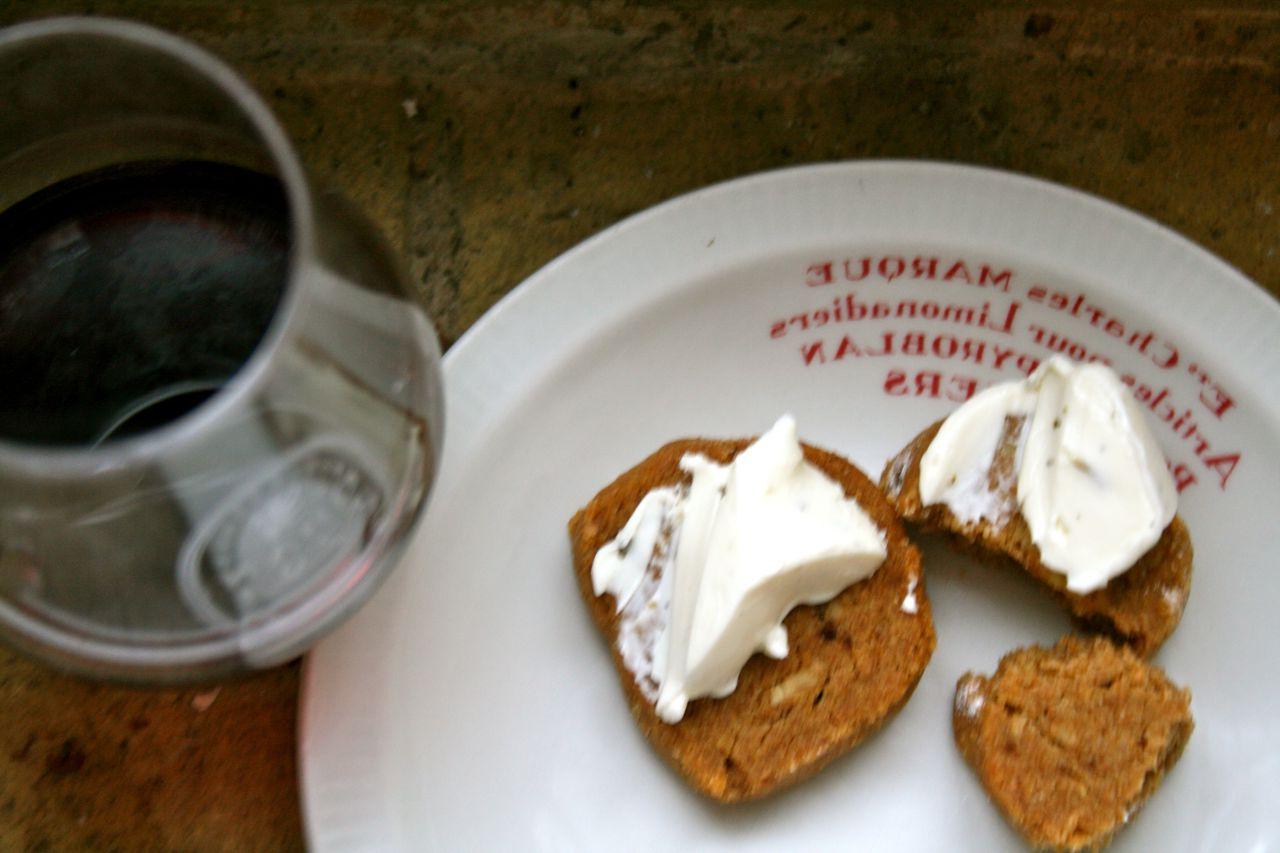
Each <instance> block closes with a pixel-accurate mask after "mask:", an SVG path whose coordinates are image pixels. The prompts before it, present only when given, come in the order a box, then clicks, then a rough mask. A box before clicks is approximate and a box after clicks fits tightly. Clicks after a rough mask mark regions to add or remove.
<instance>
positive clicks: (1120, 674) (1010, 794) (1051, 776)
mask: <svg viewBox="0 0 1280 853" xmlns="http://www.w3.org/2000/svg"><path fill="white" fill-rule="evenodd" d="M1190 703H1191V694H1190V693H1189V692H1188V691H1187V690H1185V689H1181V688H1179V687H1177V686H1176V685H1174V684H1173V683H1172V682H1170V681H1169V679H1168V678H1167V677H1166V676H1165V674H1164V673H1163V672H1161V671H1160V669H1159V668H1158V667H1155V666H1153V665H1151V664H1149V663H1146V662H1145V661H1143V660H1142V659H1140V658H1139V657H1137V656H1136V655H1134V654H1133V653H1132V652H1131V651H1130V650H1128V649H1127V648H1125V647H1123V646H1116V645H1114V644H1112V643H1111V642H1110V641H1109V640H1106V639H1104V638H1101V637H1092V638H1080V637H1066V638H1064V639H1062V640H1060V641H1059V642H1058V643H1057V645H1055V646H1053V647H1052V648H1048V649H1045V648H1041V647H1038V646H1032V647H1029V648H1025V649H1019V650H1017V651H1014V652H1011V653H1009V654H1007V655H1005V656H1004V657H1003V658H1002V659H1001V660H1000V665H999V666H998V667H997V669H996V672H995V674H994V675H992V676H990V677H987V676H983V675H976V674H974V673H968V674H966V675H964V676H963V677H962V678H961V679H960V680H959V682H958V683H957V684H956V695H955V708H954V711H953V714H952V724H953V728H954V731H955V739H956V745H957V746H958V747H959V748H960V752H961V753H962V754H963V755H964V757H965V760H966V761H967V762H968V763H969V765H970V766H971V767H972V768H973V770H974V772H975V773H976V774H977V776H978V779H979V780H980V781H981V783H982V786H983V787H984V788H986V790H987V794H988V796H989V797H990V798H991V800H992V802H993V803H995V805H996V806H997V807H998V808H999V809H1000V811H1001V812H1002V813H1003V814H1004V815H1005V817H1006V818H1007V819H1008V820H1009V822H1010V823H1011V824H1013V826H1014V827H1015V828H1016V829H1017V830H1018V832H1020V833H1021V834H1022V836H1023V837H1024V838H1026V840H1027V841H1028V842H1029V843H1030V844H1031V845H1032V846H1034V847H1036V848H1037V849H1045V850H1094V849H1098V848H1100V847H1102V846H1104V845H1105V844H1107V843H1108V842H1109V841H1110V839H1111V836H1112V835H1113V834H1114V833H1115V832H1116V831H1117V830H1119V829H1120V828H1121V827H1123V826H1124V825H1125V824H1127V823H1128V822H1129V821H1130V820H1132V819H1133V817H1134V815H1135V814H1136V813H1137V811H1138V809H1140V808H1141V807H1142V805H1143V803H1145V802H1146V800H1147V798H1148V797H1150V796H1151V794H1152V793H1153V792H1154V791H1155V790H1156V788H1157V787H1158V786H1159V784H1160V781H1161V779H1162V778H1163V777H1164V774H1165V773H1167V772H1168V771H1169V769H1170V768H1171V767H1172V766H1173V765H1174V763H1175V762H1176V761H1177V760H1178V757H1179V756H1180V755H1181V754H1182V749H1183V747H1184V746H1185V745H1186V743H1187V739H1188V738H1189V737H1190V736H1191V731H1192V729H1193V728H1194V727H1195V724H1194V722H1193V721H1192V719H1191V707H1190Z"/></svg>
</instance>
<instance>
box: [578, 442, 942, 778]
mask: <svg viewBox="0 0 1280 853" xmlns="http://www.w3.org/2000/svg"><path fill="white" fill-rule="evenodd" d="M750 443H751V439H743V440H738V441H714V440H709V439H686V440H682V441H675V442H672V443H671V444H668V445H666V446H665V447H663V448H661V449H660V450H658V451H657V452H656V453H654V454H653V455H652V456H650V457H649V458H647V459H645V460H644V461H643V462H641V463H640V464H639V465H637V466H635V467H634V468H632V469H631V470H630V471H627V472H626V473H625V474H623V475H622V476H620V477H619V478H618V479H617V480H615V481H614V482H613V483H611V484H610V485H608V486H606V487H605V488H604V489H603V490H602V491H601V492H600V493H599V494H597V495H596V496H595V497H594V498H593V499H592V500H591V502H590V503H588V504H587V505H586V506H585V507H584V508H582V509H581V510H579V511H578V512H577V514H575V515H574V516H573V519H572V520H570V522H569V536H570V539H571V540H572V545H573V567H574V573H575V574H576V576H577V580H578V588H579V590H580V591H581V593H582V598H583V600H584V601H585V602H586V605H587V609H588V610H589V611H590V613H591V617H592V619H593V620H595V623H596V627H597V628H599V629H600V633H601V634H602V635H603V636H604V638H605V640H606V642H607V643H608V644H609V647H610V650H611V651H612V654H613V663H614V667H615V668H616V670H617V674H618V678H619V679H620V680H621V682H622V688H623V691H624V692H625V694H626V699H627V704H628V705H630V707H631V713H632V714H633V715H634V716H635V719H636V722H637V723H638V724H639V726H640V729H641V731H642V732H643V733H644V735H645V737H647V738H648V739H649V742H650V743H651V744H653V747H654V749H656V750H657V751H658V753H659V754H660V755H661V756H662V757H663V758H664V759H665V760H666V761H667V763H668V764H670V765H671V766H672V767H673V768H674V769H675V770H676V771H677V772H678V773H679V774H680V775H681V776H683V777H684V778H685V779H686V780H687V781H688V783H689V784H690V785H692V786H693V787H694V788H695V789H697V790H698V791H700V792H702V793H704V794H706V795H707V796H709V797H712V798H714V799H717V800H721V801H723V802H733V801H737V800H746V799H752V798H756V797H760V796H763V795H764V794H767V793H769V792H771V791H773V790H775V789H777V788H779V787H782V786H784V785H788V784H791V783H793V782H796V781H798V780H800V779H803V778H805V777H807V776H809V775H811V774H813V773H815V772H816V771H817V770H818V769H819V768H821V767H822V766H823V765H825V764H826V763H827V762H829V761H830V760H831V759H833V758H835V757H836V756H837V755H839V754H840V753H842V752H844V751H846V750H848V749H849V748H851V747H852V746H854V745H855V744H857V743H858V742H859V741H861V740H862V739H863V738H865V737H867V736H868V735H869V734H871V733H872V732H873V731H875V730H876V729H877V728H879V727H880V726H881V725H882V724H883V723H884V722H885V721H886V720H887V719H888V718H889V717H890V716H892V715H893V713H894V712H896V711H897V710H898V709H899V708H901V707H902V706H903V705H904V704H905V703H906V701H907V699H908V698H909V697H910V696H911V692H912V690H914V689H915V686H916V682H917V681H919V679H920V675H921V673H923V672H924V668H925V665H926V664H927V663H928V662H929V657H930V656H931V655H932V654H933V648H934V642H935V636H934V630H933V614H932V611H931V609H930V606H929V599H928V596H927V595H926V593H925V584H924V575H923V573H922V572H921V568H920V554H919V552H918V551H917V550H916V549H915V547H914V546H912V545H911V543H910V542H909V541H908V540H907V537H906V533H905V532H904V531H903V529H902V525H901V524H900V523H899V522H898V518H897V516H896V515H895V514H894V512H893V509H892V508H891V507H890V506H889V504H888V503H887V502H886V501H885V500H884V497H883V495H881V494H880V491H879V489H877V488H876V486H875V484H874V483H873V482H871V481H870V480H869V479H867V477H866V476H865V475H863V473H862V472H861V471H859V470H858V469H857V468H856V467H854V465H852V464H851V463H849V462H847V461H846V460H844V459H842V458H840V457H839V456H836V455H835V454H833V453H828V452H826V451H823V450H819V449H817V448H814V447H809V446H807V445H806V446H805V447H804V455H805V458H806V459H807V460H808V461H809V462H811V463H812V464H813V465H815V466H817V467H818V468H819V469H821V470H822V471H823V472H824V473H826V474H827V476H829V477H831V478H832V479H833V480H835V481H836V482H838V483H840V484H841V485H843V486H844V491H845V494H846V495H847V496H848V497H850V498H853V499H854V500H856V501H857V502H858V503H859V504H860V505H861V506H862V508H863V509H864V510H865V511H866V512H867V513H868V515H870V517H871V518H872V520H873V521H875V523H876V524H877V525H878V526H879V527H880V529H881V530H883V531H884V535H885V540H886V544H887V546H888V549H887V550H888V556H887V558H886V559H885V561H884V562H883V563H882V564H881V565H880V567H879V568H878V569H877V570H876V571H875V573H874V574H872V575H871V576H870V577H868V578H866V579H864V580H862V581H860V582H859V583H857V584H854V585H853V586H851V587H849V588H848V589H846V590H845V591H844V592H842V593H841V594H840V595H838V596H836V597H835V598H834V599H832V600H831V601H830V602H828V603H826V604H823V605H816V606H800V607H797V608H795V609H794V610H792V611H791V613H790V614H789V615H788V616H787V617H786V619H785V622H784V624H785V625H786V628H787V634H788V636H789V645H790V653H789V654H788V655H787V657H785V658H784V659H782V660H773V659H770V658H768V657H765V656H764V655H760V654H757V655H754V656H753V657H752V658H751V659H750V660H749V661H747V663H746V665H745V666H744V667H743V669H742V674H741V676H740V678H739V679H738V687H737V689H736V690H735V691H734V692H733V693H731V694H730V695H729V696H727V697H725V698H723V699H711V698H705V699H697V700H695V701H693V702H690V703H689V707H688V710H687V711H686V713H685V717H684V719H683V720H681V721H680V722H678V723H676V724H674V725H671V724H667V723H664V722H663V721H662V720H660V719H659V718H658V716H657V714H656V712H655V710H654V706H653V704H652V703H651V702H650V701H649V700H648V699H646V698H645V696H644V695H643V694H642V693H641V691H640V689H639V687H638V686H637V685H636V682H635V678H634V676H633V675H632V673H631V671H630V670H628V669H627V668H626V666H625V664H624V663H623V660H622V655H621V653H620V652H619V650H618V646H617V634H618V622H619V619H618V616H617V615H616V614H615V613H614V598H613V596H612V595H610V594H608V593H606V594H604V595H600V596H596V595H595V594H594V592H593V591H592V587H591V564H592V561H593V559H594V557H595V553H596V551H597V550H599V548H600V546H602V545H604V544H605V543H606V542H608V541H610V540H611V539H613V537H614V536H615V535H617V533H618V531H619V530H620V529H621V528H622V526H623V525H624V524H625V523H626V522H627V519H628V518H630V516H631V513H632V512H633V511H634V510H635V508H636V506H637V505H638V504H639V503H640V500H641V498H643V497H644V495H645V494H646V493H648V491H649V490H650V489H653V488H655V487H658V486H666V485H672V484H675V483H678V482H681V481H682V480H684V479H685V478H686V475H685V474H684V473H683V472H682V471H681V470H680V467H679V463H680V458H681V457H682V456H684V454H686V453H701V454H704V455H705V456H707V457H708V458H709V459H712V460H714V461H716V462H719V463H721V464H724V463H727V462H729V461H730V460H731V459H733V457H734V456H736V455H737V454H738V453H739V452H740V451H741V450H743V449H744V448H746V447H747V445H748V444H750ZM912 594H914V599H913V600H914V603H915V606H914V607H911V606H909V605H908V606H907V607H905V608H904V599H908V598H909V596H911V595H912ZM909 611H914V612H909Z"/></svg>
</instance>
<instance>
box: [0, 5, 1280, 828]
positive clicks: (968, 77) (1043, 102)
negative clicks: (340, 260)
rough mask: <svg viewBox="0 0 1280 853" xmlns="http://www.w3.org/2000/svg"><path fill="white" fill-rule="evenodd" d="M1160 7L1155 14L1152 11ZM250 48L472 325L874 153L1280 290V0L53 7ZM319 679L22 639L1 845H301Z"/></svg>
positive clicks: (359, 196)
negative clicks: (698, 196) (695, 204)
mask: <svg viewBox="0 0 1280 853" xmlns="http://www.w3.org/2000/svg"><path fill="white" fill-rule="evenodd" d="M1148 6H1149V8H1147V7H1148ZM88 9H92V10H93V11H95V12H96V13H98V14H111V15H118V16H124V17H132V18H137V19H141V20H145V21H149V22H152V23H155V24H158V25H160V26H163V27H165V28H168V29H171V30H173V31H175V32H178V33H180V34H182V35H185V36H187V37H189V38H191V39H193V40H195V41H196V42H198V43H200V44H203V45H205V46H206V47H208V48H210V49H212V50H213V51H215V52H216V53H218V54H219V55H221V56H223V57H224V58H225V59H227V60H228V61H229V62H230V63H231V64H232V65H233V66H235V67H236V68H238V69H239V70H240V71H241V72H243V73H244V75H245V76H246V77H248V79H249V80H250V81H251V82H252V83H253V84H254V85H255V86H256V87H257V88H258V89H259V90H260V91H261V92H262V93H263V94H264V96H265V97H266V99H267V101H268V102H269V103H270V105H271V106H272V107H273V108H274V109H275V110H276V111H277V112H278V114H279V115H280V117H281V119H282V121H283V122H284V124H285V125H286V127H287V129H288V130H289V132H290V133H291V134H292V136H293V138H294V139H295V140H296V142H297V145H298V148H299V149H300V151H301V153H302V156H303V159H304V160H305V161H306V163H307V164H308V166H309V167H310V168H311V169H312V171H313V172H314V173H315V174H316V175H318V176H319V177H321V178H323V179H325V180H327V181H329V182H331V183H333V184H335V185H336V186H337V187H339V188H340V189H342V190H343V191H345V192H346V193H347V194H348V195H349V196H350V197H352V198H353V199H354V200H355V201H356V202H357V203H358V204H360V205H361V206H362V207H363V208H364V209H365V210H367V211H368V212H369V213H370V214H371V215H372V216H373V218H374V219H375V220H376V221H377V222H378V224H379V225H380V226H381V228H382V229H383V230H384V232H385V233H386V234H387V235H388V236H389V237H390V239H391V240H392V242H393V244H394V245H396V246H397V247H398V248H399V249H400V250H401V252H402V253H403V255H404V257H405V259H406V261H407V263H408V265H409V268H410V270H411V272H412V276H413V281H414V283H415V287H416V289H417V295H418V297H419V298H420V299H421V300H422V302H423V303H424V304H425V305H426V306H427V308H428V309H429V311H430V313H431V314H432V316H433V318H434V319H435V321H436V323H437V324H438V327H439V329H440V331H441V334H442V337H444V339H445V340H446V341H451V340H454V339H456V338H457V337H458V336H459V335H460V334H462V332H463V331H465V330H466V328H467V327H468V326H469V325H470V324H471V323H473V322H474V321H475V320H476V319H477V318H478V317H479V316H480V315H481V314H482V313H483V312H484V311H485V310H486V309H487V308H488V307H489V306H491V305H492V304H493V303H494V302H495V301H497V300H498V299H499V298H500V297H501V296H502V295H503V294H504V293H506V292H507V291H508V290H509V289H510V288H512V287H513V286H514V285H516V284H517V283H518V282H519V281H521V280H522V279H523V278H524V277H526V276H527V275H529V274H530V273H531V272H533V271H534V270H536V269H537V268H538V267H540V266H541V265H543V264H544V263H546V262H547V261H549V260H551V259H552V258H553V257H555V256H556V255H557V254H559V253H560V252H562V251H564V250H565V249H568V248H569V247H571V246H572V245H574V244H575V243H577V242H578V241H580V240H581V239H583V238H584V237H587V236H588V235H590V234H592V233H594V232H596V231H598V230H599V229H601V228H603V227H604V226H606V225H609V224H611V223H613V222H616V221H617V220H618V219H620V218H622V217H624V216H626V215H628V214H630V213H633V212H635V211H638V210H641V209H643V208H645V207H648V206H650V205H652V204H654V203H656V202H659V201H661V200H663V199H665V198H668V197H670V196H672V195H675V194H678V193H681V192H685V191H688V190H691V189H695V188H697V187H700V186H704V185H706V184H708V183H711V182H714V181H718V180H722V179H725V178H730V177H733V176H737V175H742V174H746V173H750V172H754V171H759V170H762V169H769V168H774V167H779V166H785V165H792V164H797V163H806V162H816V161H825V160H838V159H846V158H866V157H913V158H932V159H942V160H953V161H961V162H968V163H978V164H983V165H988V166H995V167H999V168H1004V169H1012V170H1016V171H1020V172H1026V173H1030V174H1033V175H1037V176H1040V177H1044V178H1048V179H1050V180H1054V181H1059V182H1061V183H1065V184H1068V185H1071V186H1074V187H1078V188H1081V189H1084V190H1087V191H1089V192H1093V193H1096V194H1098V195H1101V196H1104V197H1106V198H1109V199H1112V200H1114V201H1117V202H1119V203H1121V204H1124V205H1126V206H1129V207H1132V208H1134V209H1136V210H1138V211H1140V212H1142V213H1145V214H1147V215H1149V216H1151V217H1153V218H1155V219H1157V220H1159V221H1161V222H1163V223H1165V224H1167V225H1169V226H1171V227H1173V228H1174V229H1176V230H1178V231H1180V232H1182V233H1183V234H1185V235H1187V236H1188V237H1190V238H1191V239H1192V240H1194V241H1196V242H1198V243H1200V244H1202V245H1204V246H1205V247H1207V248H1208V249H1210V250H1211V251H1213V252H1215V253H1217V254H1219V255H1221V256H1222V257H1223V258H1225V259H1226V260H1227V261H1229V262H1230V263H1231V264H1233V265H1235V266H1236V267H1238V268H1240V269H1241V270H1242V271H1243V272H1244V273H1245V274H1246V275H1248V276H1250V277H1251V278H1253V279H1255V280H1256V281H1258V282H1259V283H1260V284H1262V285H1263V286H1264V287H1265V288H1267V289H1268V290H1270V291H1271V292H1272V293H1273V294H1280V213H1278V212H1277V208H1280V157H1277V154H1280V7H1277V6H1276V5H1275V4H1273V3H1252V4H1242V3H1236V4H1221V3H1216V4H1215V3H1201V4H1197V5H1195V6H1189V5H1185V4H1158V3H1150V4H1126V5H1125V6H1124V7H1123V8H1119V7H1117V6H1114V5H1112V6H1110V7H1108V8H1106V9H1104V10H1096V9H1090V8H1088V7H1082V6H1081V5H1080V4H1068V3H1053V4H1035V5H1030V4H1022V3H1003V4H998V5H991V6H986V5H982V4H975V3H962V2H936V3H931V4H910V6H909V5H908V4H899V3H890V2H880V3H869V4H847V3H844V2H833V0H818V2H809V3H800V2H792V3H782V2H763V1H761V2H744V3H738V4H733V5H728V4H717V5H710V4H708V5H702V4H694V3H680V4H674V5H666V6H659V5H657V4H650V3H638V4H624V3H619V2H606V3H600V4H592V5H590V6H588V5H586V4H584V3H545V4H538V3H496V2H487V3H458V2H442V3H435V4H430V5H424V6H417V5H413V4H409V3H407V2H406V3H401V2H387V0H383V2H365V3H355V2H327V1H325V2H301V0H293V2H278V3H269V2H259V3H244V2H232V3H219V2H178V0H168V2H141V0H134V2H127V0H115V2H98V3H73V2H44V1H43V0H36V2H28V3H22V4H6V5H3V6H0V23H11V22H14V21H17V20H20V19H25V18H30V17H35V16H39V15H45V14H52V13H57V12H73V11H84V10H88ZM297 685H298V678H297V668H296V666H290V667H284V668H281V669H278V670H274V671H272V672H268V673H265V674H262V675H260V676H258V677H256V678H252V679H248V680H245V681H241V682H237V683H233V684H228V685H225V686H224V687H223V688H222V689H221V691H220V692H219V693H218V694H217V696H216V698H214V701H213V702H212V704H210V705H208V707H207V708H206V709H205V710H203V711H201V710H199V707H200V706H202V705H203V701H201V702H196V701H195V700H196V698H197V697H202V698H205V699H207V696H206V695H205V691H200V690H181V691H174V690H168V691H159V692H153V691H134V690H126V689H122V688H115V687H105V686H91V685H87V684H85V683H82V682H79V681H76V680H73V679H69V678H66V677H64V676H61V675H57V674H54V673H51V672H49V671H47V670H45V669H43V668H41V667H40V666H38V665H35V664H31V663H28V662H26V661H24V660H21V659H18V658H16V657H13V656H11V655H9V654H7V653H3V652H0V848H3V849H32V850H40V849H50V850H52V849H83V848H93V849H113V848H114V849H139V848H146V849H150V848H176V849H190V850H220V849H225V850H248V849H263V850H275V849H289V848H296V847H299V846H301V844H302V836H301V821H300V818H299V812H298V788H297V781H296V776H295V770H294V764H295V746H294V724H295V705H296V694H297Z"/></svg>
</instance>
